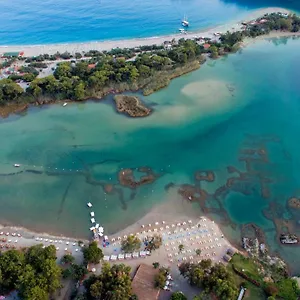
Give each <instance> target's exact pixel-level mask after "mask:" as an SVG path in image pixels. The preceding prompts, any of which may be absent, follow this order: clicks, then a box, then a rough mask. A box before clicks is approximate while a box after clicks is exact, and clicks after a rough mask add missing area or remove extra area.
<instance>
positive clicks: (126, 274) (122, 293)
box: [84, 263, 132, 300]
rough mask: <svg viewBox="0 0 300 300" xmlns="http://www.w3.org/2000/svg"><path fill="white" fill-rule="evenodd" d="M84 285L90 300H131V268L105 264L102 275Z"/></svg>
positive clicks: (93, 277) (92, 278)
mask: <svg viewBox="0 0 300 300" xmlns="http://www.w3.org/2000/svg"><path fill="white" fill-rule="evenodd" d="M84 285H85V287H86V290H87V298H88V299H91V300H94V299H95V300H96V299H110V300H129V299H130V298H131V296H132V289H131V277H130V267H127V266H125V265H124V264H120V265H113V266H110V265H109V264H107V263H104V264H103V266H102V271H101V274H100V275H99V276H94V275H93V276H91V277H90V278H89V279H88V280H86V281H85V282H84Z"/></svg>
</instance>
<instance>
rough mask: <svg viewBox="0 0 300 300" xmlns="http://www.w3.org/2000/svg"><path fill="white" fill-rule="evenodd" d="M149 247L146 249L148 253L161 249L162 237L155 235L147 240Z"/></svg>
mask: <svg viewBox="0 0 300 300" xmlns="http://www.w3.org/2000/svg"><path fill="white" fill-rule="evenodd" d="M147 242H148V244H147V246H146V249H147V250H148V251H154V250H156V249H159V247H160V246H161V245H162V237H161V236H160V235H158V234H154V235H153V236H151V237H148V238H147Z"/></svg>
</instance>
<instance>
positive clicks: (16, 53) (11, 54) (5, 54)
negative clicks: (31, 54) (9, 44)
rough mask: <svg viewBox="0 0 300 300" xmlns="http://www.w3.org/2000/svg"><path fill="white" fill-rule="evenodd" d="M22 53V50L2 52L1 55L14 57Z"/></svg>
mask: <svg viewBox="0 0 300 300" xmlns="http://www.w3.org/2000/svg"><path fill="white" fill-rule="evenodd" d="M22 55H24V52H5V53H3V54H2V56H3V57H16V56H22Z"/></svg>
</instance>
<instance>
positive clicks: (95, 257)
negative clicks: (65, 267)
mask: <svg viewBox="0 0 300 300" xmlns="http://www.w3.org/2000/svg"><path fill="white" fill-rule="evenodd" d="M82 251H83V257H84V260H85V261H86V262H88V263H94V264H98V263H99V262H100V260H101V259H102V258H103V252H102V250H101V249H100V248H98V245H97V243H96V242H95V241H94V242H91V243H90V244H89V245H88V246H87V247H85V248H83V250H82Z"/></svg>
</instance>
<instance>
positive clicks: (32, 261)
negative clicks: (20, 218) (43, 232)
mask: <svg viewBox="0 0 300 300" xmlns="http://www.w3.org/2000/svg"><path fill="white" fill-rule="evenodd" d="M0 275H1V276H0V292H1V293H7V292H9V291H11V290H13V289H16V290H18V292H19V295H20V296H21V298H22V299H30V300H35V299H39V300H43V299H48V298H49V294H52V293H54V292H55V291H56V290H57V289H58V288H60V287H61V283H60V279H61V269H60V267H59V266H57V264H56V250H55V247H54V246H48V247H45V248H43V247H42V245H37V246H33V247H30V248H28V249H26V250H25V251H24V252H22V251H18V250H8V251H6V252H4V253H2V254H1V255H0Z"/></svg>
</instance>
